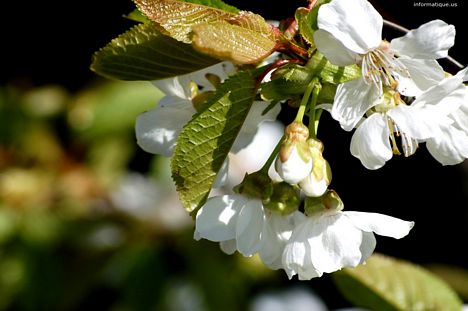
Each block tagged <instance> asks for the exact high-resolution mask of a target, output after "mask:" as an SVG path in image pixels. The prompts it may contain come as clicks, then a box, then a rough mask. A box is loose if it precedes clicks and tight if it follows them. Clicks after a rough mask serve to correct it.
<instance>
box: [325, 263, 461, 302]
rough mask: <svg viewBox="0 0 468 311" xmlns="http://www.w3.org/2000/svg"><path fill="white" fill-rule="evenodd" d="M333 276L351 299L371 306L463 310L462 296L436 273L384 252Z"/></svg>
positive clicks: (341, 289)
mask: <svg viewBox="0 0 468 311" xmlns="http://www.w3.org/2000/svg"><path fill="white" fill-rule="evenodd" d="M333 280H334V282H335V283H336V285H337V286H338V289H339V290H340V291H341V292H342V293H343V295H344V296H345V297H346V298H347V299H348V300H349V301H350V302H351V303H353V304H354V305H355V306H357V307H362V308H366V309H369V310H379V311H406V310H444V311H460V310H462V302H461V300H460V298H459V297H458V296H457V295H456V294H455V292H454V291H453V290H452V289H451V288H450V287H449V286H448V285H447V284H446V283H444V282H443V281H442V280H441V279H439V278H438V277H437V276H436V275H434V274H432V273H431V272H429V271H428V270H425V269H423V268H422V267H420V266H417V265H414V264H411V263H409V262H406V261H403V260H397V259H394V258H391V257H386V256H383V255H377V254H374V255H373V256H371V257H370V258H369V259H367V260H366V264H365V265H360V266H358V267H357V268H353V269H351V268H345V269H343V270H341V271H338V272H335V273H334V274H333Z"/></svg>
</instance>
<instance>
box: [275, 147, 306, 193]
mask: <svg viewBox="0 0 468 311" xmlns="http://www.w3.org/2000/svg"><path fill="white" fill-rule="evenodd" d="M275 168H276V171H277V172H278V174H279V175H280V176H281V178H282V179H283V180H284V181H285V182H287V183H289V184H291V185H295V184H297V183H299V182H300V181H301V180H303V179H304V178H306V177H307V176H308V175H309V174H310V172H311V170H312V159H310V160H309V161H307V162H304V160H303V159H302V158H301V156H300V155H299V152H298V151H297V148H296V147H294V149H293V150H292V152H291V154H290V155H289V158H288V159H287V160H286V161H285V162H282V161H281V159H280V157H279V156H278V157H277V158H276V162H275Z"/></svg>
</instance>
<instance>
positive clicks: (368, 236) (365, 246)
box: [359, 231, 377, 264]
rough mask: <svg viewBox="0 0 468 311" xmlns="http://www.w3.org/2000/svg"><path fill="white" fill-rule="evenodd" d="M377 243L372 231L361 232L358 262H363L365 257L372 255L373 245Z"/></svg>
mask: <svg viewBox="0 0 468 311" xmlns="http://www.w3.org/2000/svg"><path fill="white" fill-rule="evenodd" d="M376 244H377V241H376V240H375V236H374V233H372V232H365V231H363V232H362V242H361V246H360V247H359V251H360V252H361V254H362V255H361V261H360V262H359V264H362V263H364V262H365V261H366V260H367V258H369V257H370V255H372V253H373V252H374V250H375V246H376Z"/></svg>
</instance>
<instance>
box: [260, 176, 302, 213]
mask: <svg viewBox="0 0 468 311" xmlns="http://www.w3.org/2000/svg"><path fill="white" fill-rule="evenodd" d="M262 203H263V206H264V207H265V208H267V209H269V210H271V211H274V212H277V213H280V214H282V215H289V214H291V213H293V212H295V211H297V210H298V208H299V206H300V205H301V196H300V191H299V189H298V188H297V187H295V186H292V185H290V184H288V183H287V182H284V181H283V182H280V183H274V184H273V187H272V193H271V195H270V196H269V197H268V198H267V199H264V200H263V202H262Z"/></svg>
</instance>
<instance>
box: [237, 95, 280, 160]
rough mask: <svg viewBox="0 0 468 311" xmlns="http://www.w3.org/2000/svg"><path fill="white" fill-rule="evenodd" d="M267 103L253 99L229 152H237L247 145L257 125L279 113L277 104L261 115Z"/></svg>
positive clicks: (272, 118)
mask: <svg viewBox="0 0 468 311" xmlns="http://www.w3.org/2000/svg"><path fill="white" fill-rule="evenodd" d="M268 105H269V103H267V102H264V101H254V102H253V104H252V107H251V108H250V111H249V113H248V115H247V118H246V119H245V121H244V124H243V125H242V127H241V129H240V131H239V135H237V138H236V140H235V141H234V144H233V146H232V148H231V152H233V153H238V152H239V151H240V150H242V149H244V148H245V147H247V146H248V145H249V144H250V143H251V142H252V141H253V139H254V137H255V134H257V131H258V127H259V125H260V124H261V123H262V122H264V121H274V120H276V117H277V116H278V114H279V113H280V110H281V105H279V104H277V105H275V106H274V107H273V108H271V109H270V110H269V111H268V112H266V113H265V114H264V115H262V113H263V111H265V109H266V108H267V107H268Z"/></svg>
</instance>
